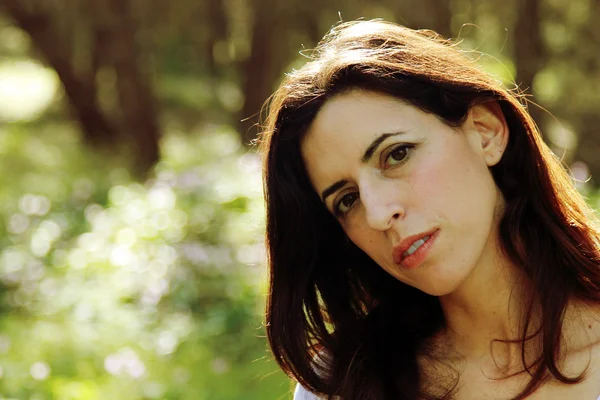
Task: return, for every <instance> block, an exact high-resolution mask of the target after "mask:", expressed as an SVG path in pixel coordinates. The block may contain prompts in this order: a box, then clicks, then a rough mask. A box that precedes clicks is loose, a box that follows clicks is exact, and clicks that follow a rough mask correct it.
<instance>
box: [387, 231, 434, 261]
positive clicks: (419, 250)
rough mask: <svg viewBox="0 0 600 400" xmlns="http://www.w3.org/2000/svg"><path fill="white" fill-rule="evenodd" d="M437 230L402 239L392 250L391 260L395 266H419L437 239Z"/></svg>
mask: <svg viewBox="0 0 600 400" xmlns="http://www.w3.org/2000/svg"><path fill="white" fill-rule="evenodd" d="M438 232H439V229H434V230H433V231H429V232H423V233H420V234H417V235H413V236H410V237H407V238H406V239H404V240H403V241H402V242H401V243H400V244H399V245H398V246H396V247H395V248H394V251H393V254H392V256H393V258H394V262H395V263H396V264H402V265H403V266H407V267H412V266H416V265H417V264H419V263H420V262H421V261H422V260H423V259H424V258H425V255H426V253H427V250H428V249H429V248H430V247H431V245H432V244H433V241H434V240H435V238H436V237H437V235H438Z"/></svg>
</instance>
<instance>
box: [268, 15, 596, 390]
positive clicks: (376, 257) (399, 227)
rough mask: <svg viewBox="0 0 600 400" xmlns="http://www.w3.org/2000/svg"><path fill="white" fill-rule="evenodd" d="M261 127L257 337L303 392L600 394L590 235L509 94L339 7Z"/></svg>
mask: <svg viewBox="0 0 600 400" xmlns="http://www.w3.org/2000/svg"><path fill="white" fill-rule="evenodd" d="M265 125H266V126H265V131H264V134H263V137H262V144H261V145H262V151H263V153H264V173H265V175H264V182H265V192H266V199H267V244H268V254H269V264H270V291H269V296H268V302H267V333H268V337H269V341H270V345H271V348H272V352H273V355H274V356H275V359H276V360H277V362H278V363H279V365H280V366H281V367H282V368H283V370H284V371H285V372H286V373H288V374H289V375H290V376H292V377H293V378H295V379H296V380H297V381H298V382H299V384H300V385H301V386H298V389H297V391H296V392H297V394H296V398H297V399H300V398H317V397H316V396H317V395H318V396H320V397H319V398H334V397H335V396H339V397H340V398H342V399H344V400H349V399H361V400H364V399H425V398H456V399H505V398H517V399H523V398H526V397H527V398H532V399H534V398H536V399H538V398H539V399H590V400H594V399H596V398H597V397H598V394H600V357H597V355H600V353H599V352H600V319H599V318H598V317H599V315H600V304H599V301H600V292H599V289H598V288H599V285H600V240H599V237H600V235H599V232H598V230H597V228H595V227H594V224H593V221H592V219H591V218H592V212H591V211H590V209H589V208H588V207H587V206H586V204H585V202H584V201H583V199H582V198H581V196H580V195H579V194H578V193H577V191H576V190H575V189H574V188H573V185H572V183H571V180H570V178H569V175H568V174H567V173H566V172H565V170H564V169H563V167H562V166H561V164H560V162H559V160H557V159H556V157H555V156H554V155H553V154H552V153H551V151H550V150H549V148H548V147H547V146H546V145H545V144H544V143H543V141H542V139H541V136H540V133H539V132H538V130H537V128H536V126H535V124H534V122H533V120H532V119H531V117H530V116H529V115H528V113H527V111H526V108H525V107H524V106H523V105H522V104H521V103H520V102H519V97H518V96H517V95H516V94H515V93H513V92H511V91H509V90H507V89H505V88H504V87H503V86H502V85H501V83H499V82H498V81H497V80H496V79H494V77H492V76H490V75H488V74H486V73H485V72H483V71H482V70H481V69H479V68H478V67H477V65H476V64H475V62H474V61H472V60H470V59H469V58H468V57H467V56H466V55H465V54H464V53H463V52H461V51H460V50H459V49H458V48H456V47H455V46H453V45H452V44H451V43H450V42H447V41H443V40H440V39H438V38H437V37H436V36H435V35H433V34H432V33H431V32H422V31H413V30H410V29H407V28H404V27H401V26H397V25H394V24H390V23H385V22H376V21H375V22H373V21H370V22H353V23H346V24H342V25H340V26H337V27H336V28H334V29H333V30H332V31H331V32H330V33H329V34H328V35H327V36H326V37H325V39H324V41H323V42H322V43H321V44H320V45H319V46H318V48H317V49H316V52H315V57H314V59H313V60H312V61H310V62H308V63H307V64H306V65H305V66H304V67H303V68H301V69H300V70H297V71H294V72H292V73H291V74H290V75H288V76H287V78H286V79H285V81H284V83H283V84H282V85H281V87H280V88H279V90H278V91H277V92H276V93H275V94H274V96H273V97H272V99H271V102H270V109H269V114H268V118H267V120H266V124H265ZM309 392H311V393H315V395H312V394H309ZM303 396H304V397H303ZM529 396H530V397H529Z"/></svg>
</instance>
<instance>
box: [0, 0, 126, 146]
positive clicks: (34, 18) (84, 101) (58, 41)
mask: <svg viewBox="0 0 600 400" xmlns="http://www.w3.org/2000/svg"><path fill="white" fill-rule="evenodd" d="M0 4H2V5H4V6H5V8H6V10H7V11H8V13H9V15H10V16H11V17H12V18H13V19H14V20H15V22H16V23H17V24H18V25H19V26H20V27H21V29H23V30H24V31H25V32H27V33H28V34H29V36H31V39H32V41H33V43H34V44H35V46H36V48H37V49H38V51H39V52H40V53H41V55H42V57H43V58H44V59H45V60H46V61H47V62H48V64H49V65H50V66H51V67H53V68H54V69H55V70H56V73H57V75H58V77H59V79H60V80H61V82H62V84H63V87H64V90H65V94H66V95H67V98H68V99H69V103H70V105H71V108H72V111H73V113H74V115H75V117H76V119H77V120H78V121H79V123H80V125H81V128H82V131H83V134H84V137H85V139H86V141H87V142H89V143H91V144H93V145H99V144H102V143H106V142H109V143H110V142H113V141H114V140H115V137H116V130H115V128H114V127H113V126H112V124H111V123H110V122H109V120H108V119H107V118H106V116H105V115H104V114H103V113H102V110H101V109H100V107H99V106H98V103H97V101H96V92H97V88H96V81H95V79H84V78H82V77H81V76H78V75H77V73H76V71H75V68H74V66H73V63H72V62H71V52H72V49H71V48H69V46H68V45H67V44H68V43H69V41H66V40H62V38H61V37H60V35H59V34H58V30H57V28H56V26H55V25H54V24H53V20H52V17H51V15H50V14H49V13H48V12H47V10H43V9H41V8H39V7H35V8H34V7H32V6H29V7H28V4H27V3H26V2H23V1H22V0H2V3H0ZM86 78H89V77H86Z"/></svg>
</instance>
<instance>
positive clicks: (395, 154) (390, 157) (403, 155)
mask: <svg viewBox="0 0 600 400" xmlns="http://www.w3.org/2000/svg"><path fill="white" fill-rule="evenodd" d="M412 148H413V146H412V145H407V144H401V145H398V146H395V147H392V149H391V150H390V151H389V152H388V153H387V154H385V155H384V157H385V158H384V161H383V166H384V168H389V167H393V166H394V165H398V164H400V163H401V162H403V161H405V160H406V159H407V157H408V156H409V155H410V151H411V150H412Z"/></svg>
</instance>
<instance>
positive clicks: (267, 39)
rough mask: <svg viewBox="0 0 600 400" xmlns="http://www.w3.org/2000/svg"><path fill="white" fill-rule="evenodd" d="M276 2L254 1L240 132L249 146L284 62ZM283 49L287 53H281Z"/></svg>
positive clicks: (256, 132)
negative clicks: (260, 114) (263, 106)
mask: <svg viewBox="0 0 600 400" xmlns="http://www.w3.org/2000/svg"><path fill="white" fill-rule="evenodd" d="M278 4H279V2H278V1H277V0H255V1H254V7H253V16H254V19H253V29H252V42H251V54H250V57H248V60H247V61H246V64H245V66H244V68H243V71H244V73H245V81H244V94H245V96H246V98H245V101H244V106H243V108H242V117H241V122H240V128H239V129H240V133H241V136H242V141H243V143H244V144H245V145H250V144H251V143H252V141H253V140H254V139H256V137H257V134H258V132H259V127H258V125H257V123H258V121H259V113H260V111H261V107H262V105H263V104H264V102H265V101H266V100H267V98H268V97H269V95H271V92H272V89H273V85H274V83H275V82H276V80H277V77H278V74H280V73H281V69H282V67H283V65H282V64H283V63H284V62H286V60H287V48H285V47H282V46H279V44H283V46H289V44H288V43H287V41H286V34H285V33H286V32H287V30H286V29H279V28H278V25H279V24H278V22H279V21H284V22H283V23H282V24H285V15H281V14H282V13H278V12H277V11H278V9H279V8H278ZM283 49H285V51H286V54H280V50H283Z"/></svg>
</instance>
